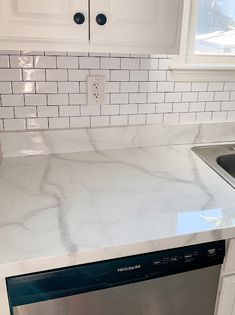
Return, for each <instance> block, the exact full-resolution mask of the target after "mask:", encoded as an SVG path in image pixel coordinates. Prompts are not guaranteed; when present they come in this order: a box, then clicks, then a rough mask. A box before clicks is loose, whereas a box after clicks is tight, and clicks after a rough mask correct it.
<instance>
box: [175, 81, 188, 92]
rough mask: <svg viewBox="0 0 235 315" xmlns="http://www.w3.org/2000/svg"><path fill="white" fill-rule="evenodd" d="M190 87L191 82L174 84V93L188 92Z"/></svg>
mask: <svg viewBox="0 0 235 315" xmlns="http://www.w3.org/2000/svg"><path fill="white" fill-rule="evenodd" d="M191 85H192V83H191V82H175V92H189V91H190V90H191Z"/></svg>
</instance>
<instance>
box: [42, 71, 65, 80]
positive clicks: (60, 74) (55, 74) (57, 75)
mask: <svg viewBox="0 0 235 315" xmlns="http://www.w3.org/2000/svg"><path fill="white" fill-rule="evenodd" d="M46 78H47V81H67V80H68V76H67V70H64V69H47V70H46Z"/></svg>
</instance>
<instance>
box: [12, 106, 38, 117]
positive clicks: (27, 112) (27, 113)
mask: <svg viewBox="0 0 235 315" xmlns="http://www.w3.org/2000/svg"><path fill="white" fill-rule="evenodd" d="M15 117H16V118H27V117H37V110H36V107H35V106H34V107H30V106H23V107H16V108H15Z"/></svg>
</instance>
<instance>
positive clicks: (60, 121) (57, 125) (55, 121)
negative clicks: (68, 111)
mask: <svg viewBox="0 0 235 315" xmlns="http://www.w3.org/2000/svg"><path fill="white" fill-rule="evenodd" d="M49 128H51V129H66V128H69V118H68V117H56V118H49Z"/></svg>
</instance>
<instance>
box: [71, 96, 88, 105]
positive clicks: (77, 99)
mask: <svg viewBox="0 0 235 315" xmlns="http://www.w3.org/2000/svg"><path fill="white" fill-rule="evenodd" d="M69 104H70V105H86V104H87V95H86V94H70V95H69Z"/></svg>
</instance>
